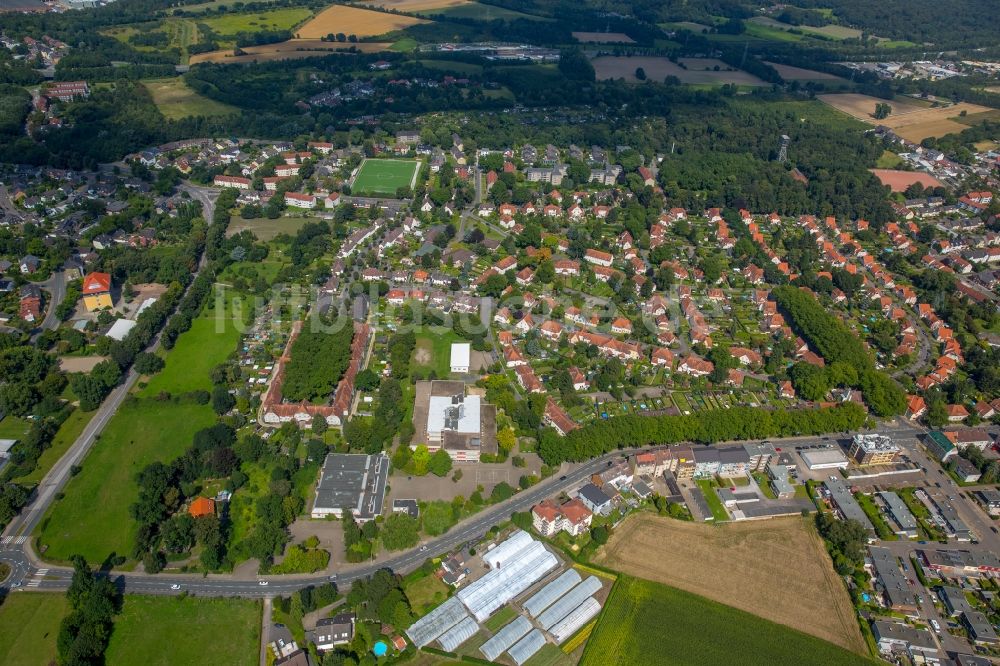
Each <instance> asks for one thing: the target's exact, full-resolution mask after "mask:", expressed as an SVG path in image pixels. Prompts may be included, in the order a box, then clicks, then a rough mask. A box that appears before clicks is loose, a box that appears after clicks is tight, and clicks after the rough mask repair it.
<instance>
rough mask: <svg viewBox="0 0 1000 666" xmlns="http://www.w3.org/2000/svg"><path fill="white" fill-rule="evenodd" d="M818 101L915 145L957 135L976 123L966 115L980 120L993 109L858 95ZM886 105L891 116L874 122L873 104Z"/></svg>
mask: <svg viewBox="0 0 1000 666" xmlns="http://www.w3.org/2000/svg"><path fill="white" fill-rule="evenodd" d="M818 98H819V99H820V100H822V101H823V102H826V103H827V104H829V105H830V106H832V107H834V108H835V109H837V110H838V111H843V112H844V113H846V114H848V115H850V116H853V117H855V118H857V119H859V120H863V121H865V122H866V123H868V124H870V125H885V126H886V127H889V128H891V129H892V130H893V131H894V132H896V134H898V135H899V136H901V137H902V138H904V139H907V140H908V141H913V142H916V143H919V142H920V141H922V140H924V139H926V138H927V137H932V136H933V137H940V136H944V135H945V134H951V133H953V132H961V131H962V130H964V129H966V128H967V127H968V126H969V125H970V124H975V122H977V121H976V120H975V119H974V118H970V116H975V115H976V114H987V115H984V116H981V118H982V119H983V120H985V119H986V118H989V117H992V113H991V112H993V111H994V110H993V109H990V108H989V107H986V106H980V105H978V104H969V103H967V102H962V103H959V104H953V105H950V106H945V107H939V108H931V107H927V106H923V105H921V104H920V103H919V102H917V101H916V100H912V101H911V100H899V99H894V100H883V99H879V98H877V97H869V96H868V95H858V94H853V93H851V94H836V95H819V96H818ZM880 102H887V103H888V104H889V105H890V106H892V113H891V114H890V115H889V117H887V118H883V119H881V120H875V118H873V117H872V114H873V113H874V112H875V105H876V104H878V103H880ZM963 111H964V112H965V113H966V116H965V117H964V118H961V120H962V121H963V122H959V118H960V114H961V113H962V112H963Z"/></svg>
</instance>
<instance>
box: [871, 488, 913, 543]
mask: <svg viewBox="0 0 1000 666" xmlns="http://www.w3.org/2000/svg"><path fill="white" fill-rule="evenodd" d="M878 498H879V499H880V500H882V505H883V506H884V507H885V510H886V513H888V514H889V517H890V518H891V519H892V522H893V523H894V524H895V525H894V527H895V529H893V532H895V533H896V534H898V535H899V536H904V537H906V538H908V539H915V538H916V537H917V536H918V534H919V532H918V531H917V519H916V518H914V517H913V514H912V513H910V510H909V508H907V506H906V504H905V503H904V502H903V500H902V499H900V498H899V495H897V494H896V493H894V492H889V491H886V492H881V493H878Z"/></svg>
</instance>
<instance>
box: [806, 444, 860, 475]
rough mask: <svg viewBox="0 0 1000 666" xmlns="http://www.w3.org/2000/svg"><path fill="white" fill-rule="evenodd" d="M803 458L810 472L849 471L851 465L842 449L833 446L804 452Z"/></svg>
mask: <svg viewBox="0 0 1000 666" xmlns="http://www.w3.org/2000/svg"><path fill="white" fill-rule="evenodd" d="M801 456H802V461H803V462H804V463H805V464H806V467H807V468H808V469H810V470H817V469H847V467H848V465H850V464H851V463H850V461H849V460H848V459H847V457H846V456H845V455H844V454H843V453H841V451H840V449H838V448H835V447H832V446H831V447H830V448H828V449H818V450H810V451H803V452H802V454H801Z"/></svg>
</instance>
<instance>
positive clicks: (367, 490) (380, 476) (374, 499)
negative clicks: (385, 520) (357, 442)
mask: <svg viewBox="0 0 1000 666" xmlns="http://www.w3.org/2000/svg"><path fill="white" fill-rule="evenodd" d="M388 476H389V458H388V457H387V456H386V455H385V454H384V453H379V454H377V455H366V454H363V453H331V454H329V455H327V457H326V460H325V461H324V462H323V470H322V471H321V472H320V476H319V483H318V484H317V485H316V497H315V499H314V501H313V508H312V517H313V518H325V517H327V516H336V517H337V518H340V517H342V516H343V514H344V511H350V512H351V514H352V515H353V516H354V519H355V520H356V521H358V522H359V523H364V522H367V521H369V520H374V519H375V518H376V517H377V516H379V515H381V513H382V505H383V503H384V502H385V484H386V479H387V478H388Z"/></svg>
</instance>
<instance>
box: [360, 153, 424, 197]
mask: <svg viewBox="0 0 1000 666" xmlns="http://www.w3.org/2000/svg"><path fill="white" fill-rule="evenodd" d="M419 168H420V162H417V161H415V160H384V159H366V160H365V161H364V162H362V163H361V167H360V168H359V169H358V174H357V175H356V176H355V177H354V183H352V184H351V192H352V193H353V194H356V195H364V194H389V195H395V194H396V190H398V189H399V188H400V187H413V185H414V181H415V180H416V175H417V169H419Z"/></svg>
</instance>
